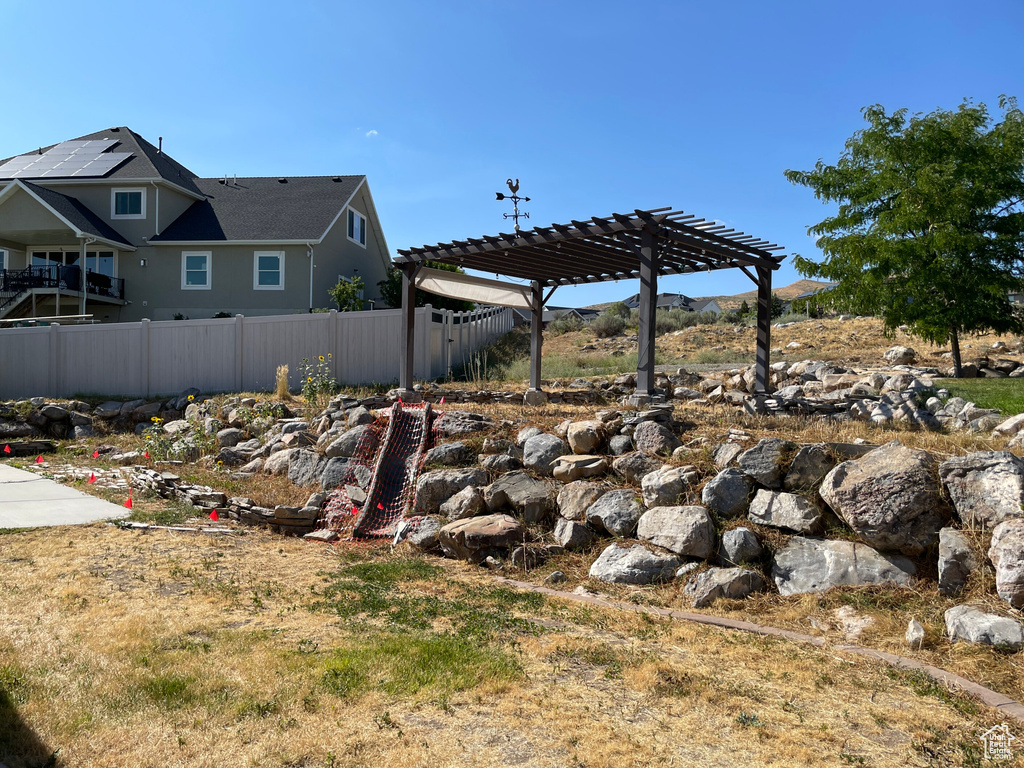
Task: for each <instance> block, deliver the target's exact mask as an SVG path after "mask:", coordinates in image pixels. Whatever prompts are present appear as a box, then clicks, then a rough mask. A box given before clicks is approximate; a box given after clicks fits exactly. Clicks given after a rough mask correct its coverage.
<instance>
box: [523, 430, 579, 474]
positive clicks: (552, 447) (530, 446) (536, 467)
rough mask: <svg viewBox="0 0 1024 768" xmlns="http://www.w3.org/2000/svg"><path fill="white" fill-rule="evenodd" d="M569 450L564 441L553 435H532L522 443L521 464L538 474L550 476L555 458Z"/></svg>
mask: <svg viewBox="0 0 1024 768" xmlns="http://www.w3.org/2000/svg"><path fill="white" fill-rule="evenodd" d="M568 452H569V446H567V445H566V444H565V441H564V440H562V439H561V438H559V437H556V436H555V435H548V434H545V433H541V434H539V435H534V436H533V437H531V438H530V439H529V440H527V441H526V443H525V444H524V445H523V465H524V466H526V467H527V468H528V469H532V470H533V471H534V472H536V473H537V474H540V475H546V476H548V477H550V476H551V474H552V470H553V468H554V463H555V459H557V458H558V457H559V456H564V455H565V454H567V453H568Z"/></svg>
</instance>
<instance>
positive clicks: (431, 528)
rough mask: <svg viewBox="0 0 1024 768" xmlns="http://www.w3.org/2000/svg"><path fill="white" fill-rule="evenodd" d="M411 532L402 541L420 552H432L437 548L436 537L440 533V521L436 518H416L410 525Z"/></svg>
mask: <svg viewBox="0 0 1024 768" xmlns="http://www.w3.org/2000/svg"><path fill="white" fill-rule="evenodd" d="M411 526H412V530H411V531H410V532H409V534H408V535H407V536H406V537H405V539H404V541H405V542H407V543H408V544H409V546H411V547H413V548H415V549H418V550H419V551H420V552H433V551H434V550H435V549H437V547H438V540H437V537H438V535H439V534H440V532H441V521H440V520H438V519H437V518H436V517H418V518H415V519H414V521H412V523H411Z"/></svg>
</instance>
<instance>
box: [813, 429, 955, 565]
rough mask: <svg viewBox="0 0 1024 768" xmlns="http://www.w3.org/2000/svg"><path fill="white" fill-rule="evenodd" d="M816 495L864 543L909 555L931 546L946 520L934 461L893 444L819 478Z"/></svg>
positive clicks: (947, 515)
mask: <svg viewBox="0 0 1024 768" xmlns="http://www.w3.org/2000/svg"><path fill="white" fill-rule="evenodd" d="M819 493H820V494H821V498H822V499H824V500H825V503H826V504H828V505H829V506H830V507H831V508H832V509H833V510H834V511H835V513H836V514H837V515H839V517H841V518H842V519H843V521H844V522H845V523H846V524H847V525H849V526H850V527H851V528H852V529H853V530H854V531H855V532H856V533H857V535H858V536H860V538H861V539H862V540H863V541H864V542H866V543H867V544H870V545H871V546H872V547H874V548H876V549H881V550H888V551H896V552H902V553H903V554H905V555H910V556H916V555H920V554H922V553H923V552H925V551H926V550H928V549H930V548H931V547H932V546H934V545H935V543H936V542H937V541H938V538H939V529H940V528H942V527H943V526H944V525H945V524H946V523H947V522H948V521H949V518H950V514H949V510H948V508H947V507H946V506H945V504H944V503H943V501H942V498H941V496H940V495H939V484H938V478H937V472H936V462H935V459H934V458H933V457H932V456H931V454H929V453H928V452H926V451H921V450H916V449H914V448H907V447H905V446H904V445H902V444H900V443H899V442H898V441H894V442H892V443H889V444H888V445H883V446H881V447H880V448H876V449H875V450H873V451H871V452H870V453H868V454H865V455H864V456H863V457H861V458H860V459H857V460H856V461H844V462H843V463H842V464H840V465H839V466H837V467H836V468H835V469H833V470H832V471H831V472H829V473H828V474H827V475H826V476H825V479H824V480H823V481H822V483H821V488H820V489H819Z"/></svg>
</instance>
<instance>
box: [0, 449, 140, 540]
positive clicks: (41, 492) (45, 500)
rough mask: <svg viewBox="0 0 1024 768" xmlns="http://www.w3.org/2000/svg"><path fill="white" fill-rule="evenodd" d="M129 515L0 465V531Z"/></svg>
mask: <svg viewBox="0 0 1024 768" xmlns="http://www.w3.org/2000/svg"><path fill="white" fill-rule="evenodd" d="M130 514H131V510H129V509H126V508H125V507H122V506H120V505H118V504H111V503H110V502H109V501H104V500H103V499H98V498H96V497H95V496H90V495H88V494H86V493H82V492H81V491H76V490H75V489H74V488H69V487H67V486H66V485H61V484H60V483H55V482H54V481H53V480H47V479H45V478H42V477H39V476H38V475H36V474H34V473H32V472H26V471H25V470H23V469H15V468H14V467H9V466H7V465H6V464H0V528H37V527H40V526H48V525H80V524H82V523H95V522H97V521H99V520H110V519H112V518H122V517H128V515H130Z"/></svg>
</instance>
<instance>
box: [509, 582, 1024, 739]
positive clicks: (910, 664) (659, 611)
mask: <svg viewBox="0 0 1024 768" xmlns="http://www.w3.org/2000/svg"><path fill="white" fill-rule="evenodd" d="M494 578H495V580H496V581H498V582H501V583H502V584H506V585H508V586H510V587H514V588H516V589H521V590H525V591H528V592H535V593H538V594H542V595H546V596H548V597H556V598H560V599H563V600H570V601H572V602H577V603H586V604H588V605H597V606H600V607H602V608H613V609H616V610H626V611H632V612H634V613H647V614H653V615H655V616H662V617H664V618H668V619H676V620H677V621H686V622H690V623H693V624H705V625H708V626H712V627H719V628H721V629H732V630H736V631H738V632H750V633H752V634H755V635H764V636H767V637H781V638H783V639H785V640H791V641H793V642H796V643H807V644H810V645H813V646H815V647H816V648H825V647H830V648H832V649H834V650H837V651H842V652H844V653H851V654H853V655H855V656H861V657H863V658H867V659H872V660H874V661H881V662H884V663H886V664H888V665H890V666H893V667H901V668H903V669H914V670H918V671H920V672H923V673H924V674H926V675H928V677H930V678H931V679H932V680H934V681H935V682H937V683H942V684H944V685H947V686H951V687H955V688H957V689H959V690H961V691H963V692H964V693H966V694H968V695H970V696H972V697H973V698H975V699H977V700H978V701H980V702H981V703H982V704H984V705H986V706H988V707H992V708H993V709H995V710H997V711H998V712H1001V713H1003V714H1005V715H1007V716H1008V717H1011V718H1013V719H1014V720H1016V721H1018V722H1019V723H1024V704H1021V703H1020V702H1019V701H1016V700H1014V699H1011V698H1010V697H1009V696H1005V695H1004V694H1002V693H999V692H997V691H993V690H992V689H991V688H986V687H985V686H984V685H981V684H979V683H975V682H973V681H971V680H968V679H967V678H965V677H961V676H960V675H957V674H954V673H953V672H949V671H947V670H945V669H942V668H941V667H936V666H933V665H931V664H926V663H925V662H923V661H918V660H917V659H912V658H909V657H907V656H899V655H897V654H895V653H887V652H886V651H878V650H875V649H874V648H865V647H864V646H862V645H850V644H847V643H838V644H833V645H830V644H829V642H828V641H827V640H825V639H824V638H822V637H815V636H814V635H807V634H804V633H802V632H794V631H793V630H790V629H779V628H778V627H769V626H765V625H763V624H755V623H754V622H751V621H739V620H737V619H727V618H724V617H722V616H711V615H708V614H703V613H690V612H688V611H676V610H672V609H670V608H656V607H654V606H649V605H633V604H631V603H622V602H618V601H616V600H609V599H607V598H603V597H600V596H598V595H589V594H587V595H581V594H578V593H575V592H563V591H561V590H558V589H551V588H550V587H544V586H541V585H539V584H531V583H529V582H526V581H517V580H516V579H509V578H505V577H504V576H495V577H494Z"/></svg>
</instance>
